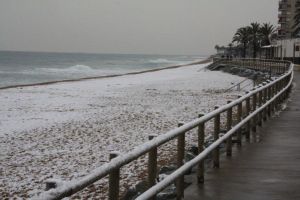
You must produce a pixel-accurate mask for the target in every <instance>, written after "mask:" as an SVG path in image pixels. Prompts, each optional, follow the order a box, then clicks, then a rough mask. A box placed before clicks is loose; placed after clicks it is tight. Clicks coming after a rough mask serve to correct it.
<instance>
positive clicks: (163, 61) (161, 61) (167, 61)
mask: <svg viewBox="0 0 300 200" xmlns="http://www.w3.org/2000/svg"><path fill="white" fill-rule="evenodd" d="M148 62H149V63H152V64H163V63H180V61H175V60H168V59H164V58H159V59H154V60H149V61H148Z"/></svg>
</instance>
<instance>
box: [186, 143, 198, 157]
mask: <svg viewBox="0 0 300 200" xmlns="http://www.w3.org/2000/svg"><path fill="white" fill-rule="evenodd" d="M188 151H189V152H191V153H192V154H194V155H197V154H198V147H197V146H194V145H192V146H191V147H190V148H189V149H188Z"/></svg>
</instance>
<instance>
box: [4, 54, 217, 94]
mask: <svg viewBox="0 0 300 200" xmlns="http://www.w3.org/2000/svg"><path fill="white" fill-rule="evenodd" d="M211 61H212V59H211V58H210V57H208V58H205V59H204V60H201V61H196V62H192V63H188V64H181V65H173V66H168V67H162V68H157V69H148V70H143V71H136V72H128V73H124V74H114V75H104V76H93V77H85V78H77V79H65V80H58V81H47V82H40V83H29V84H19V85H11V86H4V87H0V90H5V89H12V88H20V87H31V86H42V85H51V84H56V83H69V82H78V81H85V80H93V79H103V78H112V77H120V76H127V75H136V74H143V73H149V72H156V71H161V70H166V69H176V68H179V67H186V66H191V65H198V64H206V63H209V62H211Z"/></svg>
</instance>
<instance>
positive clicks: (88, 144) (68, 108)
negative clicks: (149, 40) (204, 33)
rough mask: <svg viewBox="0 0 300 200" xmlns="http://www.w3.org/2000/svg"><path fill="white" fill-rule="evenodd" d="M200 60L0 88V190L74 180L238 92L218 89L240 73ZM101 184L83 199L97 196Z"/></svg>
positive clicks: (31, 190) (127, 173)
mask: <svg viewBox="0 0 300 200" xmlns="http://www.w3.org/2000/svg"><path fill="white" fill-rule="evenodd" d="M206 65H207V64H201V65H192V66H185V67H180V68H176V69H167V70H161V71H155V72H148V73H142V74H136V75H126V76H120V77H111V78H103V79H95V80H86V81H79V82H70V83H57V84H51V85H44V86H32V87H24V88H13V89H7V90H1V91H0V93H1V95H0V105H1V107H0V113H1V115H0V144H1V145H0V152H1V153H0V154H1V156H0V159H1V160H0V163H1V164H0V172H1V176H0V196H3V197H9V198H12V197H23V198H27V197H32V196H34V195H36V194H38V193H40V192H42V191H43V189H44V184H43V183H44V181H45V180H46V179H48V178H59V179H62V180H72V179H76V178H80V177H82V176H84V175H86V174H88V173H89V172H90V171H92V170H93V169H95V168H97V167H99V166H101V165H102V164H103V163H106V162H108V154H109V152H110V151H119V152H122V153H126V152H128V151H130V150H131V149H133V148H134V147H135V146H137V145H139V144H142V143H143V142H145V141H147V140H148V135H149V134H158V135H159V134H163V133H165V132H166V131H168V130H171V129H173V128H175V127H176V126H177V123H178V122H182V121H183V122H187V121H190V120H192V119H194V118H196V117H197V116H198V114H199V113H207V112H209V111H211V110H212V109H213V107H214V106H215V105H222V104H225V103H226V101H227V100H228V99H233V98H236V95H237V92H227V93H224V91H225V90H226V89H228V88H230V87H231V86H232V83H237V82H239V81H241V80H243V79H244V78H242V77H238V76H233V75H230V74H226V73H223V72H212V71H207V70H205V69H204V67H205V66H206ZM187 140H188V143H189V142H193V138H192V137H188V138H187ZM167 153H168V152H167ZM141 165H146V163H145V160H143V159H141V160H139V161H138V162H137V163H133V164H132V165H129V166H128V168H126V169H124V170H123V171H122V177H123V183H124V182H126V183H127V185H130V184H132V183H133V182H135V180H137V179H138V177H136V176H137V175H136V174H134V173H133V172H134V171H136V170H137V166H141ZM139 170H141V169H139ZM104 182H105V181H103V182H101V181H99V182H98V183H97V184H98V187H97V186H95V187H94V188H89V189H90V191H91V190H92V191H95V190H97V189H98V191H97V192H94V193H91V194H88V192H87V190H85V191H83V192H82V193H80V195H81V197H97V198H102V197H103V195H102V194H101V191H99V185H101V183H104ZM104 185H105V183H104Z"/></svg>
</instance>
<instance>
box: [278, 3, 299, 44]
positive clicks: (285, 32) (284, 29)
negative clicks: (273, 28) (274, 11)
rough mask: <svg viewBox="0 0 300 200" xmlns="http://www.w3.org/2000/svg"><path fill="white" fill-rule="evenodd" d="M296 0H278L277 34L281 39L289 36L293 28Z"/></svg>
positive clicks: (291, 34)
mask: <svg viewBox="0 0 300 200" xmlns="http://www.w3.org/2000/svg"><path fill="white" fill-rule="evenodd" d="M296 2H297V0H280V1H279V9H278V10H279V14H278V23H279V25H280V26H279V29H278V36H279V38H281V39H287V38H291V37H292V36H293V32H294V30H295V27H294V24H295V20H294V17H295V15H296Z"/></svg>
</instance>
